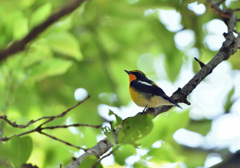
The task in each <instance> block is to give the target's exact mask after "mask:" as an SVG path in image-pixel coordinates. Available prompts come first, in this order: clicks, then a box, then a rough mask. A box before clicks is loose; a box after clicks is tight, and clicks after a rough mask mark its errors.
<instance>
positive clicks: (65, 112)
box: [39, 95, 90, 127]
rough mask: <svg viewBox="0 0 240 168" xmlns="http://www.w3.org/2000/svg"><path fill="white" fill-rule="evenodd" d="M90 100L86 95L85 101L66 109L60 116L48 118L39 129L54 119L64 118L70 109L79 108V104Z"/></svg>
mask: <svg viewBox="0 0 240 168" xmlns="http://www.w3.org/2000/svg"><path fill="white" fill-rule="evenodd" d="M89 98H90V95H88V96H87V97H86V98H85V99H83V100H82V101H80V102H78V103H77V104H76V105H74V106H72V107H70V108H69V109H67V110H66V111H64V112H62V113H61V114H59V115H57V116H52V117H50V118H49V119H48V120H47V121H45V122H43V123H42V124H41V125H39V127H41V126H43V125H45V124H47V123H49V122H50V121H53V120H55V119H56V118H60V117H64V116H65V115H66V114H67V113H68V112H69V111H71V110H72V109H74V108H76V107H77V106H79V105H80V104H82V103H83V102H85V101H86V100H87V99H89Z"/></svg>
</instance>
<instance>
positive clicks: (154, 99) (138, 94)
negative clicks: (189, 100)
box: [124, 70, 182, 109]
mask: <svg viewBox="0 0 240 168" xmlns="http://www.w3.org/2000/svg"><path fill="white" fill-rule="evenodd" d="M124 71H125V72H126V73H127V74H128V76H129V83H130V86H129V92H130V95H131V97H132V100H133V101H134V103H135V104H136V105H138V106H140V107H145V108H155V107H158V106H163V105H172V106H174V105H175V106H177V107H179V108H182V107H181V106H179V105H178V104H177V102H175V101H174V100H173V99H172V98H170V97H168V96H167V95H166V93H165V92H164V91H163V90H162V89H161V88H160V87H159V86H158V85H157V84H156V83H154V82H153V81H151V80H149V79H148V78H147V77H146V76H145V74H144V73H143V72H142V71H139V70H133V71H127V70H124ZM145 108H144V109H145Z"/></svg>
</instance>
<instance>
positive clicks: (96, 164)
mask: <svg viewBox="0 0 240 168" xmlns="http://www.w3.org/2000/svg"><path fill="white" fill-rule="evenodd" d="M113 153H114V151H113V150H112V151H111V152H109V153H108V154H106V155H104V156H103V157H101V158H100V159H98V161H97V162H96V163H95V164H94V165H93V166H92V168H96V167H97V166H98V164H99V163H100V162H101V161H102V160H103V159H104V158H106V157H108V156H110V155H111V154H113Z"/></svg>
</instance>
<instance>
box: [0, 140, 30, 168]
mask: <svg viewBox="0 0 240 168" xmlns="http://www.w3.org/2000/svg"><path fill="white" fill-rule="evenodd" d="M32 146H33V144H32V139H31V138H30V137H29V136H25V137H22V138H19V137H15V138H13V139H11V141H10V142H9V143H8V144H4V145H1V147H0V156H1V157H3V158H5V157H7V159H8V160H9V161H10V162H11V163H13V164H14V165H15V167H20V166H21V165H22V164H23V163H26V161H27V160H28V158H29V156H30V154H31V152H32Z"/></svg>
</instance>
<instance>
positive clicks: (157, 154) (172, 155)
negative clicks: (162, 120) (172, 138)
mask: <svg viewBox="0 0 240 168" xmlns="http://www.w3.org/2000/svg"><path fill="white" fill-rule="evenodd" d="M148 156H150V157H151V159H150V161H154V162H162V161H163V160H164V161H169V162H176V161H177V158H178V155H177V153H176V150H175V149H174V148H173V146H171V145H170V144H169V143H162V145H161V147H159V148H152V149H151V150H150V151H149V152H148Z"/></svg>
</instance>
